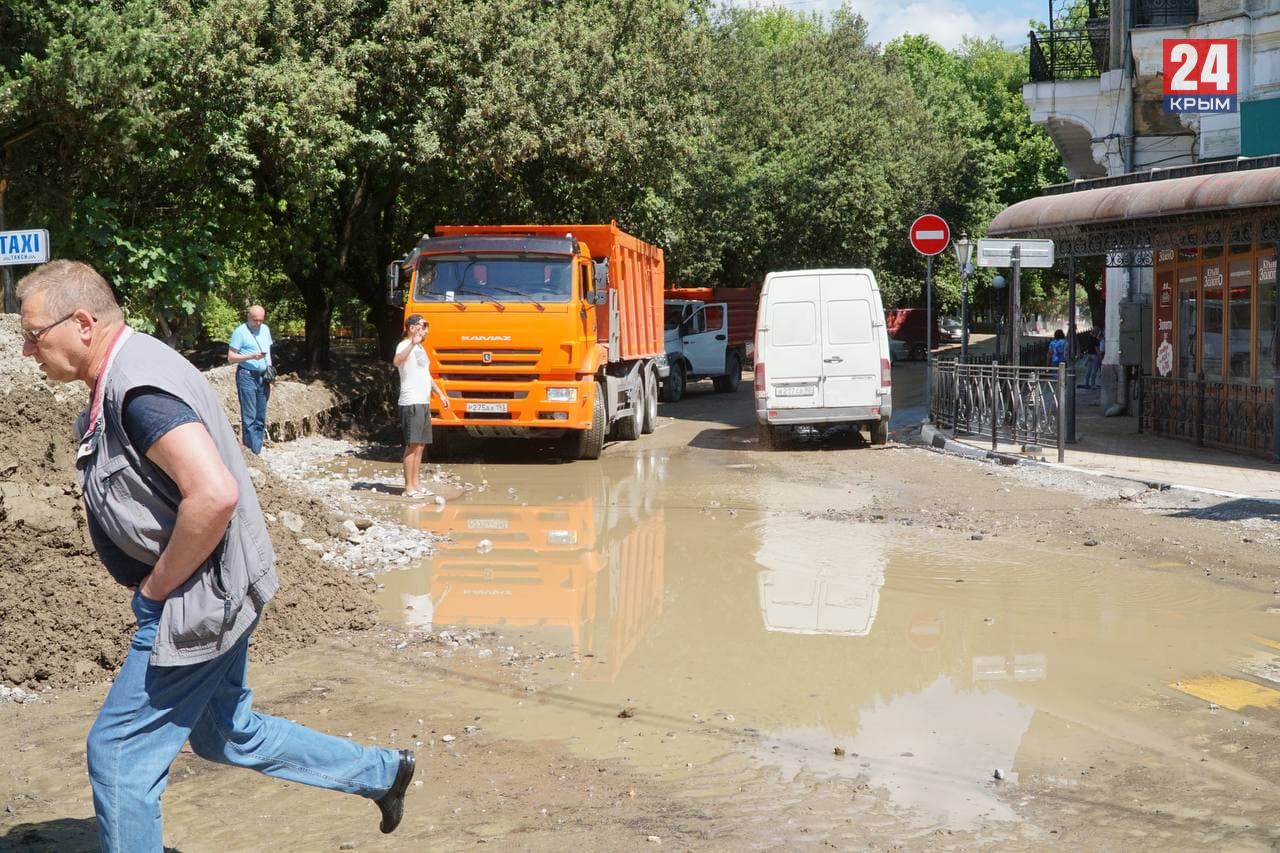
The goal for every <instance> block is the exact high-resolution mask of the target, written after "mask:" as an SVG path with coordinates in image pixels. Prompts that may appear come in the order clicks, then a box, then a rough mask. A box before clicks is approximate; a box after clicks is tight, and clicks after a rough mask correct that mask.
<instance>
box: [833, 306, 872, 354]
mask: <svg viewBox="0 0 1280 853" xmlns="http://www.w3.org/2000/svg"><path fill="white" fill-rule="evenodd" d="M827 340H828V341H830V342H831V343H833V344H867V343H870V342H871V303H869V302H867V300H865V299H840V300H833V301H831V302H828V303H827Z"/></svg>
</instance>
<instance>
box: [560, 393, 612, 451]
mask: <svg viewBox="0 0 1280 853" xmlns="http://www.w3.org/2000/svg"><path fill="white" fill-rule="evenodd" d="M605 417H606V415H605V411H604V389H603V388H602V387H600V385H599V384H598V383H597V384H596V388H595V402H594V403H593V404H592V406H591V427H590V428H589V429H584V430H582V431H580V432H578V431H575V432H573V433H571V434H569V435H567V436H565V444H566V445H567V446H566V450H567V451H568V452H567V453H566V454H565V455H566V456H568V457H569V458H570V459H599V458H600V451H602V450H604V432H605Z"/></svg>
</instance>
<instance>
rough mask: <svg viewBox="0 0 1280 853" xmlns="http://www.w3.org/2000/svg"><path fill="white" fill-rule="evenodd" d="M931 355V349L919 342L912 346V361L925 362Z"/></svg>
mask: <svg viewBox="0 0 1280 853" xmlns="http://www.w3.org/2000/svg"><path fill="white" fill-rule="evenodd" d="M928 354H929V348H928V347H926V346H925V345H924V344H922V343H919V342H918V341H917V342H916V343H914V344H912V345H911V360H912V361H924V359H925V356H927V355H928Z"/></svg>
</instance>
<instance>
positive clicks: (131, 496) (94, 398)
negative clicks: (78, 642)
mask: <svg viewBox="0 0 1280 853" xmlns="http://www.w3.org/2000/svg"><path fill="white" fill-rule="evenodd" d="M18 298H19V300H21V312H20V315H21V316H20V322H21V325H22V334H23V342H22V352H23V354H24V355H26V356H29V357H30V358H32V359H34V360H35V361H36V363H37V364H38V365H39V366H40V368H41V370H42V371H43V372H44V374H45V376H47V377H48V378H49V379H51V380H53V381H55V382H74V381H80V382H83V383H84V384H85V385H86V386H88V388H89V401H90V402H89V405H88V407H87V408H86V409H85V410H84V411H83V412H82V413H81V414H80V416H79V418H77V420H76V424H75V431H76V436H77V440H78V441H79V451H78V452H77V454H76V462H75V465H76V476H77V478H78V480H79V482H80V488H81V491H82V493H83V495H84V508H85V517H86V519H87V522H88V531H89V536H90V539H91V540H92V542H93V546H94V548H95V550H96V551H97V552H98V556H99V557H100V558H101V560H102V562H103V564H104V565H105V567H106V569H107V571H108V572H109V573H110V574H111V576H112V577H113V578H114V579H115V580H116V581H118V582H119V583H120V584H122V585H124V586H126V587H128V588H130V589H131V590H133V600H132V609H133V615H134V619H135V621H136V623H137V628H136V629H135V630H134V632H133V638H132V642H131V643H130V645H129V651H128V653H127V655H126V656H125V660H124V664H123V665H122V666H121V668H120V671H119V673H118V674H117V675H116V679H115V682H114V683H113V684H112V685H111V690H110V692H109V693H108V694H107V698H106V701H105V702H104V703H103V706H102V710H101V711H100V712H99V714H98V718H97V720H96V721H95V722H94V724H93V727H92V728H91V729H90V731H89V737H88V743H87V758H88V764H89V782H90V786H91V787H92V789H93V808H94V813H95V814H96V815H97V823H98V836H99V840H100V842H101V844H102V849H103V850H105V851H108V853H161V851H162V850H163V847H164V844H163V840H164V834H163V823H162V816H161V807H160V806H161V804H160V799H161V795H162V794H163V793H164V790H165V785H166V783H167V782H168V778H169V766H170V765H171V764H172V763H173V760H174V758H175V757H177V755H178V751H179V750H180V749H181V748H182V745H183V744H184V743H187V742H188V741H189V742H190V744H191V749H192V751H193V752H195V754H196V755H199V756H201V757H202V758H205V759H207V760H209V761H215V762H218V763H221V764H229V765H233V766H236V767H248V768H252V769H254V770H257V771H259V772H261V773H265V774H267V775H270V776H275V777H278V778H281V779H287V780H289V781H291V782H300V783H303V784H306V785H313V786H316V787H319V788H328V789H330V790H335V791H343V792H346V793H350V794H357V795H359V796H362V797H366V798H368V799H371V800H374V801H375V803H376V804H377V806H378V808H379V811H380V812H381V816H382V822H381V829H382V831H383V832H391V831H392V830H394V829H395V828H396V827H397V826H398V825H399V823H400V819H401V817H402V815H403V812H404V795H405V791H406V790H407V788H408V786H409V782H410V780H411V779H412V778H413V772H414V754H413V752H411V751H409V750H400V751H398V752H397V751H394V750H390V749H380V748H375V747H366V746H360V745H359V744H356V743H353V742H351V741H349V740H344V739H342V738H337V737H332V736H330V735H326V734H321V733H320V732H317V731H314V730H312V729H309V728H306V727H304V726H300V725H298V724H297V723H293V722H290V721H288V720H285V719H281V718H278V717H271V716H267V715H265V714H260V713H258V712H256V711H254V710H253V708H252V693H251V692H250V690H249V688H248V686H247V685H246V674H247V667H248V653H249V638H250V636H251V635H252V633H253V630H254V628H255V627H256V626H257V624H258V619H259V617H260V616H261V613H262V610H263V608H264V607H265V606H266V604H267V602H268V601H269V600H270V599H271V597H272V595H273V594H274V593H275V591H276V588H277V586H278V581H277V578H276V573H275V568H274V564H275V555H274V553H273V551H272V547H271V539H270V538H269V537H268V535H267V528H266V523H265V521H264V518H263V513H262V509H261V507H260V506H259V504H258V498H257V495H256V493H255V492H254V488H253V481H252V480H251V479H250V477H249V471H248V467H247V466H246V465H245V460H244V455H243V452H242V451H241V449H240V446H239V444H238V443H237V441H236V437H235V433H234V432H233V431H232V429H231V424H230V423H229V422H228V421H227V416H226V414H225V413H224V411H223V409H222V406H221V404H220V403H219V401H218V398H217V395H216V394H214V391H213V388H212V387H211V386H210V385H209V382H208V381H207V380H206V379H205V378H204V376H203V375H201V374H200V372H199V371H197V370H196V369H195V367H193V366H192V365H191V363H190V362H188V361H187V360H186V359H185V358H183V357H182V356H181V355H179V354H178V353H177V352H175V351H174V350H172V349H170V348H169V347H167V346H166V345H165V344H163V343H162V342H160V341H158V340H156V339H155V338H153V337H151V336H149V335H145V334H142V333H140V332H135V331H134V330H133V329H131V328H129V327H128V326H127V325H125V322H124V317H123V315H122V313H121V311H120V306H119V305H118V304H117V303H116V300H115V297H114V296H113V295H112V293H111V289H110V287H108V286H107V283H106V281H105V280H104V279H103V278H102V276H100V275H99V274H98V273H97V272H96V271H95V270H94V269H93V268H92V267H90V266H89V265H87V264H84V263H79V262H74V261H65V260H57V261H52V262H50V263H47V264H43V265H42V266H39V267H37V268H36V269H35V270H34V271H33V272H31V273H30V274H28V275H27V276H25V277H24V278H23V279H22V281H21V282H19V285H18ZM227 819H228V820H233V821H237V822H239V823H241V824H244V823H245V822H246V821H251V820H252V819H253V816H252V815H249V814H240V815H229V816H227ZM245 831H246V832H249V830H248V829H247V828H246V830H245ZM246 837H248V836H246Z"/></svg>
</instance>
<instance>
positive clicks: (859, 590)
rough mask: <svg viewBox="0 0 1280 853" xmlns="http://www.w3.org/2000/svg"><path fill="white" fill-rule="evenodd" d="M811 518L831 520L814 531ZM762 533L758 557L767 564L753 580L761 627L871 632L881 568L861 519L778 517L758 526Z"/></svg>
mask: <svg viewBox="0 0 1280 853" xmlns="http://www.w3.org/2000/svg"><path fill="white" fill-rule="evenodd" d="M814 524H823V525H824V526H827V525H829V529H828V530H827V531H826V533H827V535H823V536H815V535H813V525H814ZM798 525H803V526H804V529H801V527H799V526H798ZM760 539H761V541H760V549H759V550H758V551H757V552H756V561H757V562H758V563H760V565H761V566H763V567H764V568H765V570H764V571H762V572H760V573H759V575H758V576H757V586H758V592H759V596H760V614H761V618H762V619H763V620H764V627H765V630H767V631H778V632H782V633H787V634H836V635H845V636H850V637H863V636H866V635H867V634H869V633H870V632H871V626H872V625H873V624H874V623H875V619H876V612H877V611H878V610H879V608H880V587H882V586H883V585H884V571H885V559H884V555H883V550H882V548H881V545H880V542H879V538H878V535H877V534H875V533H873V532H872V531H870V530H869V529H866V528H865V526H863V525H853V524H844V523H839V522H834V521H831V522H815V521H813V520H805V519H794V518H776V519H768V520H766V521H765V522H764V523H763V524H762V525H761V526H760ZM797 543H802V544H800V545H799V547H797Z"/></svg>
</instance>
